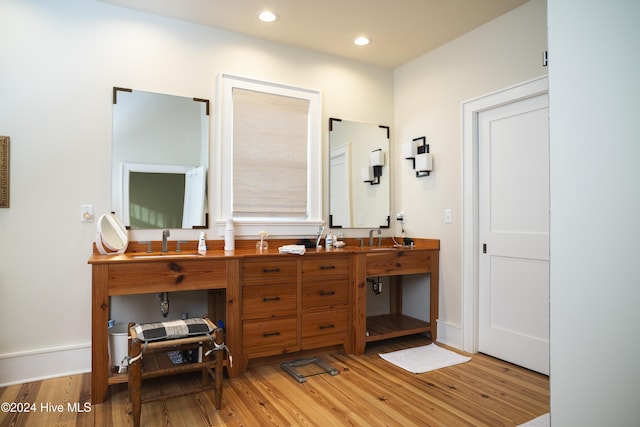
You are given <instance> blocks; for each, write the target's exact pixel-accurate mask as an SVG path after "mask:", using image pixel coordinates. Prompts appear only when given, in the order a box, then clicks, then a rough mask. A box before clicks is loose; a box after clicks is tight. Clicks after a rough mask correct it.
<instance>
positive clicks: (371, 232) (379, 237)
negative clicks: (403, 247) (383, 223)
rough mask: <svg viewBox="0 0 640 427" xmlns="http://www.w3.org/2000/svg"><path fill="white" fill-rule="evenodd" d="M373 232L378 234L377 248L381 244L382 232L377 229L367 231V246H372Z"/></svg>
mask: <svg viewBox="0 0 640 427" xmlns="http://www.w3.org/2000/svg"><path fill="white" fill-rule="evenodd" d="M374 231H377V232H378V246H380V245H381V244H382V232H381V231H380V229H379V228H374V229H372V230H369V246H373V232H374Z"/></svg>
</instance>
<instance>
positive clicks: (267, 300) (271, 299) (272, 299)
mask: <svg viewBox="0 0 640 427" xmlns="http://www.w3.org/2000/svg"><path fill="white" fill-rule="evenodd" d="M262 301H263V302H270V301H280V297H262Z"/></svg>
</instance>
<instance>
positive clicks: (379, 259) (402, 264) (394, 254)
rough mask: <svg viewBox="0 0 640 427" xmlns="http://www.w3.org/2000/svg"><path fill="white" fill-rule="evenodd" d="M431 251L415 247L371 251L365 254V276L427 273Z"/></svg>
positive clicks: (429, 268)
mask: <svg viewBox="0 0 640 427" xmlns="http://www.w3.org/2000/svg"><path fill="white" fill-rule="evenodd" d="M431 252H432V251H421V250H415V249H413V250H412V249H408V250H390V251H389V252H383V251H380V252H372V253H368V254H367V255H366V256H367V276H393V275H395V274H397V272H398V271H402V273H401V274H416V273H428V272H430V271H431V260H432V253H431Z"/></svg>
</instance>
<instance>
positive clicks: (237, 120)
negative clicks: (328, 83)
mask: <svg viewBox="0 0 640 427" xmlns="http://www.w3.org/2000/svg"><path fill="white" fill-rule="evenodd" d="M221 81H222V88H221V90H220V93H221V95H222V100H221V102H220V103H219V104H220V105H221V108H222V112H221V114H220V115H219V117H220V118H221V120H222V124H221V129H222V156H221V160H222V164H221V165H220V171H221V174H222V179H221V180H220V182H221V185H222V186H221V189H220V194H221V196H222V203H221V204H220V207H221V209H220V215H219V218H218V225H219V226H221V225H222V223H223V222H224V220H226V219H227V218H233V219H234V221H235V222H236V234H240V235H253V234H257V232H258V231H259V230H263V229H264V230H267V231H268V232H269V233H270V234H272V235H291V234H294V235H300V234H313V233H314V232H315V231H316V230H317V226H318V224H320V222H321V207H320V206H321V198H322V197H321V193H322V191H321V185H322V173H321V162H322V156H321V153H322V150H321V138H320V119H319V111H320V107H319V106H320V95H319V93H318V92H316V91H311V90H306V89H299V88H293V87H289V86H283V85H277V84H271V83H264V82H258V81H255V80H249V79H243V78H238V77H233V76H228V75H223V76H222V77H221ZM238 232H239V233H238Z"/></svg>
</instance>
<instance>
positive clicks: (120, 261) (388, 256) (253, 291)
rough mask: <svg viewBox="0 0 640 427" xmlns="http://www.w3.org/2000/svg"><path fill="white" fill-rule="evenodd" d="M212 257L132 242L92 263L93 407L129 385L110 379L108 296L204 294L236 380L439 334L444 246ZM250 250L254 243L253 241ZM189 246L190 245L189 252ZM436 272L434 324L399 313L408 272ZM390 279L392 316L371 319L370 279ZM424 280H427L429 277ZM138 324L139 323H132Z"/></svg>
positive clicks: (242, 251)
mask: <svg viewBox="0 0 640 427" xmlns="http://www.w3.org/2000/svg"><path fill="white" fill-rule="evenodd" d="M208 243H209V247H213V250H209V251H207V254H206V255H202V256H200V255H193V256H188V255H186V254H177V253H175V252H173V253H171V252H169V253H167V254H159V253H154V254H152V255H151V256H148V255H146V254H144V253H142V252H141V248H136V246H135V245H130V247H129V250H130V251H131V252H127V253H125V254H121V255H99V254H97V253H94V254H93V255H92V256H91V257H90V258H89V264H91V266H92V365H91V369H92V372H91V373H92V376H91V379H92V384H91V387H92V402H93V403H101V402H103V401H104V400H105V397H106V394H107V390H108V387H109V385H111V384H116V383H123V382H126V381H127V377H126V375H124V374H112V373H111V372H110V366H109V365H110V363H109V355H108V328H107V326H108V325H107V323H108V320H109V303H110V297H111V296H114V295H131V294H144V293H159V292H175V291H192V290H194V291H195V290H208V291H209V292H208V295H209V304H208V306H209V316H210V318H212V319H214V320H215V319H220V318H221V319H224V321H225V327H226V340H225V341H226V344H227V346H228V347H229V349H230V352H231V355H232V356H233V364H232V365H231V366H227V369H228V373H229V375H230V376H232V377H233V376H237V375H239V374H241V373H242V372H244V371H245V370H246V369H247V368H248V367H250V365H251V363H252V362H259V361H261V360H262V361H264V360H271V358H273V357H283V355H285V356H286V358H288V359H292V358H295V357H296V356H295V353H298V352H301V353H300V354H305V353H304V352H309V351H313V350H315V349H320V348H327V347H337V348H341V349H343V350H344V352H345V353H348V354H356V355H360V354H363V353H364V350H365V347H366V343H367V342H371V341H377V340H382V339H387V338H393V337H398V336H403V335H409V334H415V333H423V332H428V333H429V334H430V336H431V339H432V340H433V341H435V340H436V338H437V324H436V321H437V317H438V260H439V249H440V242H439V240H430V239H419V240H417V241H416V247H415V248H393V247H389V248H380V247H374V248H369V247H364V248H359V247H357V246H349V243H350V242H349V241H348V242H347V246H345V247H343V248H340V249H333V250H324V249H308V250H307V251H306V253H305V254H304V255H302V256H300V255H290V254H279V253H278V250H277V248H278V247H279V246H281V245H283V244H291V243H292V242H290V241H284V240H283V241H277V240H271V241H270V245H271V247H272V249H270V250H268V251H266V252H264V253H259V252H257V251H256V249H255V248H251V247H250V246H246V247H244V248H243V247H242V241H237V242H236V248H237V249H236V250H235V251H233V252H226V253H225V251H223V250H222V248H219V249H216V245H219V243H220V242H216V241H211V242H208ZM252 244H253V242H252ZM187 249H188V248H187ZM422 273H428V274H429V275H430V283H431V286H430V310H429V313H430V314H429V321H428V322H425V321H421V320H418V319H413V318H410V317H407V316H405V315H403V314H402V275H406V274H422ZM378 276H392V284H393V285H392V289H391V292H392V294H391V307H390V313H389V314H388V315H383V316H374V317H369V318H367V315H366V313H367V298H366V295H367V277H378ZM425 277H426V276H425ZM130 320H131V321H135V320H136V319H130Z"/></svg>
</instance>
